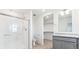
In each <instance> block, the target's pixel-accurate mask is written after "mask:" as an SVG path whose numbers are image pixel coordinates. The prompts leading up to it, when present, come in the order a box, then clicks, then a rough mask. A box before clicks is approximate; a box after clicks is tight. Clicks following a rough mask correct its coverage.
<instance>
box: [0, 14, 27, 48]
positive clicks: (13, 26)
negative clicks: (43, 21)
mask: <svg viewBox="0 0 79 59" xmlns="http://www.w3.org/2000/svg"><path fill="white" fill-rule="evenodd" d="M0 48H4V49H25V48H28V21H24V20H22V19H18V18H13V17H9V16H4V15H0Z"/></svg>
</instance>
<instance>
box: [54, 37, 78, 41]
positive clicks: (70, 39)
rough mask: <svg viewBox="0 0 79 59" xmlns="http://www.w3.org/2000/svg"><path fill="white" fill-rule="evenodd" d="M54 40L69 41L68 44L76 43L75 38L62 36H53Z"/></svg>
mask: <svg viewBox="0 0 79 59" xmlns="http://www.w3.org/2000/svg"><path fill="white" fill-rule="evenodd" d="M53 39H54V40H62V41H70V42H76V39H75V38H72V37H63V36H53Z"/></svg>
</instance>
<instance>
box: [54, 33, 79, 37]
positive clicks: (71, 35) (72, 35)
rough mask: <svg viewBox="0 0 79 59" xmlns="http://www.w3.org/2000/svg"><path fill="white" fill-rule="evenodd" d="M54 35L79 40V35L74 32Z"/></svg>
mask: <svg viewBox="0 0 79 59" xmlns="http://www.w3.org/2000/svg"><path fill="white" fill-rule="evenodd" d="M53 35H54V36H64V37H75V38H79V33H72V32H56V33H54V34H53Z"/></svg>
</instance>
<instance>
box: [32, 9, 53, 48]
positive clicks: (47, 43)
mask: <svg viewBox="0 0 79 59" xmlns="http://www.w3.org/2000/svg"><path fill="white" fill-rule="evenodd" d="M32 15H33V17H32V27H33V33H32V34H33V38H32V48H33V49H50V48H52V43H53V41H52V39H53V38H52V36H53V10H51V9H35V10H32Z"/></svg>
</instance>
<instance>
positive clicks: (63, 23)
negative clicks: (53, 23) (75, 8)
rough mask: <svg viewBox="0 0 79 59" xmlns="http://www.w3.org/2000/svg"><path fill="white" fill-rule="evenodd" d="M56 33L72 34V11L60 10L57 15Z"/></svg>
mask: <svg viewBox="0 0 79 59" xmlns="http://www.w3.org/2000/svg"><path fill="white" fill-rule="evenodd" d="M58 32H72V11H71V10H67V9H66V10H62V11H60V12H59V15H58Z"/></svg>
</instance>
